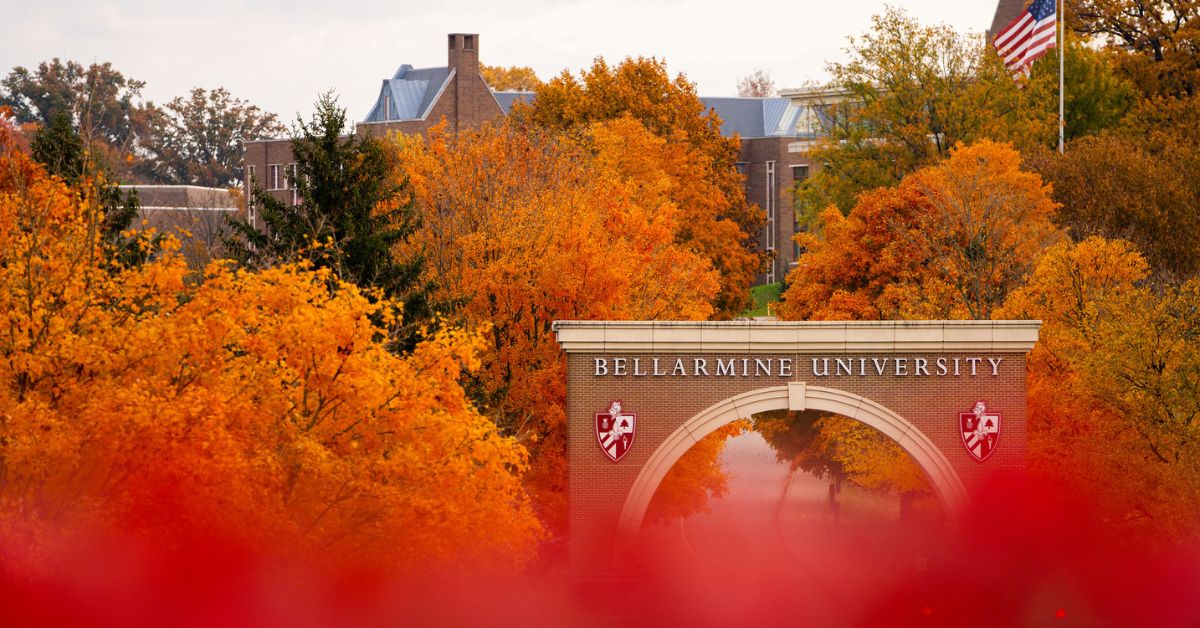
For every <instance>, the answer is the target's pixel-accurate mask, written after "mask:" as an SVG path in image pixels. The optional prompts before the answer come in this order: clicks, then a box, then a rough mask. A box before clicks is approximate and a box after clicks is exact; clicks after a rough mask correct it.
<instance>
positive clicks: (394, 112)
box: [363, 64, 454, 122]
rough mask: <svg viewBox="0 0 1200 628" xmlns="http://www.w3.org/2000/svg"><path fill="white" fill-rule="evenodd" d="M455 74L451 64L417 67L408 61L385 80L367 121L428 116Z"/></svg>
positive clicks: (414, 118) (413, 118)
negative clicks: (443, 66)
mask: <svg viewBox="0 0 1200 628" xmlns="http://www.w3.org/2000/svg"><path fill="white" fill-rule="evenodd" d="M453 74H454V73H453V71H451V70H450V68H420V69H413V67H412V66H411V65H408V64H404V65H402V66H400V69H398V70H396V74H395V76H393V77H392V78H390V79H384V80H383V84H382V85H381V86H380V87H379V97H378V98H376V99H375V105H374V106H373V107H371V112H370V113H368V114H367V117H366V119H364V120H363V122H387V121H390V120H420V119H422V118H424V117H425V116H426V115H428V113H429V110H430V109H431V108H432V107H433V103H434V102H436V101H437V97H438V94H441V93H442V90H443V89H444V88H445V86H446V83H448V82H449V81H450V77H451V76H453Z"/></svg>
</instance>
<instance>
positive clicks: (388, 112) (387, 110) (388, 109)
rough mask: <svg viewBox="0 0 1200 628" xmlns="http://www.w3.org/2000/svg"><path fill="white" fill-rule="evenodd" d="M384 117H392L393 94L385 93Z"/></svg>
mask: <svg viewBox="0 0 1200 628" xmlns="http://www.w3.org/2000/svg"><path fill="white" fill-rule="evenodd" d="M383 119H384V120H391V119H392V97H391V96H386V95H385V96H384V97H383Z"/></svg>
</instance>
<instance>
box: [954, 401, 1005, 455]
mask: <svg viewBox="0 0 1200 628" xmlns="http://www.w3.org/2000/svg"><path fill="white" fill-rule="evenodd" d="M958 427H959V433H960V434H962V441H963V445H964V446H966V448H967V451H968V452H969V453H970V454H971V456H972V457H974V458H975V459H976V460H978V461H979V462H983V461H984V460H987V457H988V456H990V455H992V452H993V451H995V450H996V443H997V442H998V441H999V440H1000V413H999V412H988V409H987V404H985V403H984V402H982V401H976V402H975V408H974V409H972V410H971V411H970V412H962V413H960V414H959V415H958Z"/></svg>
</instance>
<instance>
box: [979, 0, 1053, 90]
mask: <svg viewBox="0 0 1200 628" xmlns="http://www.w3.org/2000/svg"><path fill="white" fill-rule="evenodd" d="M1054 1H1055V0H1035V2H1034V3H1033V4H1032V5H1030V6H1029V9H1028V10H1027V11H1025V12H1024V13H1022V14H1021V15H1020V16H1018V17H1017V19H1015V20H1013V21H1012V22H1011V23H1010V24H1009V25H1008V26H1006V27H1004V29H1003V30H1001V31H1000V32H999V33H998V34H997V35H996V37H995V39H993V40H992V44H993V45H994V46H995V47H996V52H997V53H998V54H999V55H1000V58H1001V59H1003V60H1004V66H1005V67H1006V68H1008V71H1009V72H1011V73H1013V74H1014V75H1024V76H1029V68H1030V66H1032V65H1033V62H1034V61H1036V60H1037V59H1038V58H1040V57H1041V56H1042V55H1044V54H1046V51H1047V50H1049V49H1050V48H1053V47H1055V45H1056V41H1055V26H1056V18H1057V14H1056V12H1055V7H1054Z"/></svg>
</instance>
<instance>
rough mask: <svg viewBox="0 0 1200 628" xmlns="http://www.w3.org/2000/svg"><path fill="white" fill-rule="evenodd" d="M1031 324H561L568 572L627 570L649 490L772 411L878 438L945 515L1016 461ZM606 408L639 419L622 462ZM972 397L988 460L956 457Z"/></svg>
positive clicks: (1021, 442)
mask: <svg viewBox="0 0 1200 628" xmlns="http://www.w3.org/2000/svg"><path fill="white" fill-rule="evenodd" d="M1039 327H1040V322H1039V321H874V322H811V323H783V322H759V321H734V322H677V321H656V322H651V321H621V322H617V321H559V322H558V323H555V331H556V333H557V335H558V340H559V343H560V344H561V345H562V348H563V350H564V352H565V353H566V357H567V460H568V465H569V472H568V473H569V487H568V498H567V501H568V518H569V519H568V526H569V528H568V535H569V538H568V544H569V552H570V560H571V564H572V566H573V567H574V568H576V569H579V570H596V569H601V570H604V569H608V568H609V567H610V566H612V565H613V562H614V560H615V561H616V562H617V563H618V564H621V563H622V562H623V561H622V558H623V557H624V556H625V555H626V552H628V551H629V549H630V548H631V547H632V539H635V538H636V533H637V531H638V530H639V529H640V525H641V522H642V518H643V516H644V514H645V510H646V506H647V505H648V503H649V501H650V498H651V497H652V496H653V494H654V490H655V489H656V488H657V486H658V484H659V482H660V481H661V479H662V478H663V476H664V475H665V474H666V472H667V470H668V469H670V467H671V465H672V464H674V462H675V461H676V460H678V458H679V456H681V455H682V454H683V453H684V452H685V451H686V450H687V449H688V448H689V447H690V446H691V445H692V444H693V443H695V442H696V441H697V440H699V439H700V438H702V437H704V436H705V435H707V434H709V433H711V432H712V431H713V430H715V429H716V428H718V427H720V426H721V425H724V424H726V423H728V422H730V421H732V420H734V419H737V418H745V417H749V416H750V415H752V414H755V413H757V412H762V411H766V410H780V409H789V410H803V409H811V410H820V411H825V412H831V413H836V414H841V415H844V416H848V417H850V418H852V419H857V420H860V421H862V422H864V423H866V424H868V425H871V426H872V427H875V428H876V429H879V430H880V431H881V432H882V433H884V434H885V435H887V436H888V437H890V438H892V439H893V440H894V441H896V442H897V443H898V444H899V445H900V446H901V447H903V448H904V449H905V450H906V451H908V453H909V454H911V455H912V457H913V458H914V460H915V461H916V462H917V463H918V464H919V465H920V466H921V467H922V468H923V469H924V470H925V472H926V474H927V475H928V476H929V478H930V480H931V482H932V483H933V485H934V488H935V490H936V491H937V493H938V494H939V496H940V497H941V499H942V501H943V502H944V503H945V504H946V507H947V509H948V510H953V509H955V508H957V507H958V506H959V505H961V504H962V503H963V502H964V501H965V500H966V499H967V498H968V497H969V496H970V495H971V493H972V491H973V490H975V488H976V487H979V486H981V485H982V484H983V483H984V482H985V481H986V480H987V478H988V477H989V476H991V475H993V474H995V473H998V472H1003V471H1006V470H1014V469H1021V468H1024V466H1025V458H1026V432H1025V420H1026V415H1025V412H1026V410H1025V355H1026V353H1028V351H1029V350H1030V349H1032V348H1033V345H1034V343H1035V342H1036V341H1037V335H1038V329H1039ZM613 401H620V402H621V403H622V414H623V415H627V414H633V415H635V417H631V418H636V420H635V421H634V423H635V424H636V432H635V433H634V434H633V435H632V439H631V440H630V441H629V443H630V444H628V445H627V449H625V450H624V451H623V453H621V454H620V455H615V456H612V455H610V454H611V453H612V452H610V451H606V450H605V448H604V446H603V445H602V443H601V441H600V436H599V434H598V432H599V430H600V423H601V421H600V417H601V416H607V414H605V413H606V411H607V409H608V408H609V407H610V404H611V403H612V402H613ZM979 402H984V404H985V405H986V409H987V413H988V414H987V416H989V417H991V418H993V419H994V422H995V423H996V424H998V427H1000V428H1001V429H1000V431H999V432H997V433H996V435H995V437H996V439H998V440H996V441H995V443H994V444H989V455H987V456H986V457H984V458H983V460H980V459H979V451H972V450H970V449H969V448H968V447H967V446H964V445H965V440H966V438H965V435H964V433H963V429H962V427H961V426H960V415H963V414H969V413H971V412H972V410H973V407H974V406H976V405H977V404H978V403H979ZM981 423H982V421H981ZM623 442H625V441H624V440H623ZM989 443H991V441H990V440H989ZM613 458H616V460H615V461H614V459H613Z"/></svg>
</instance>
